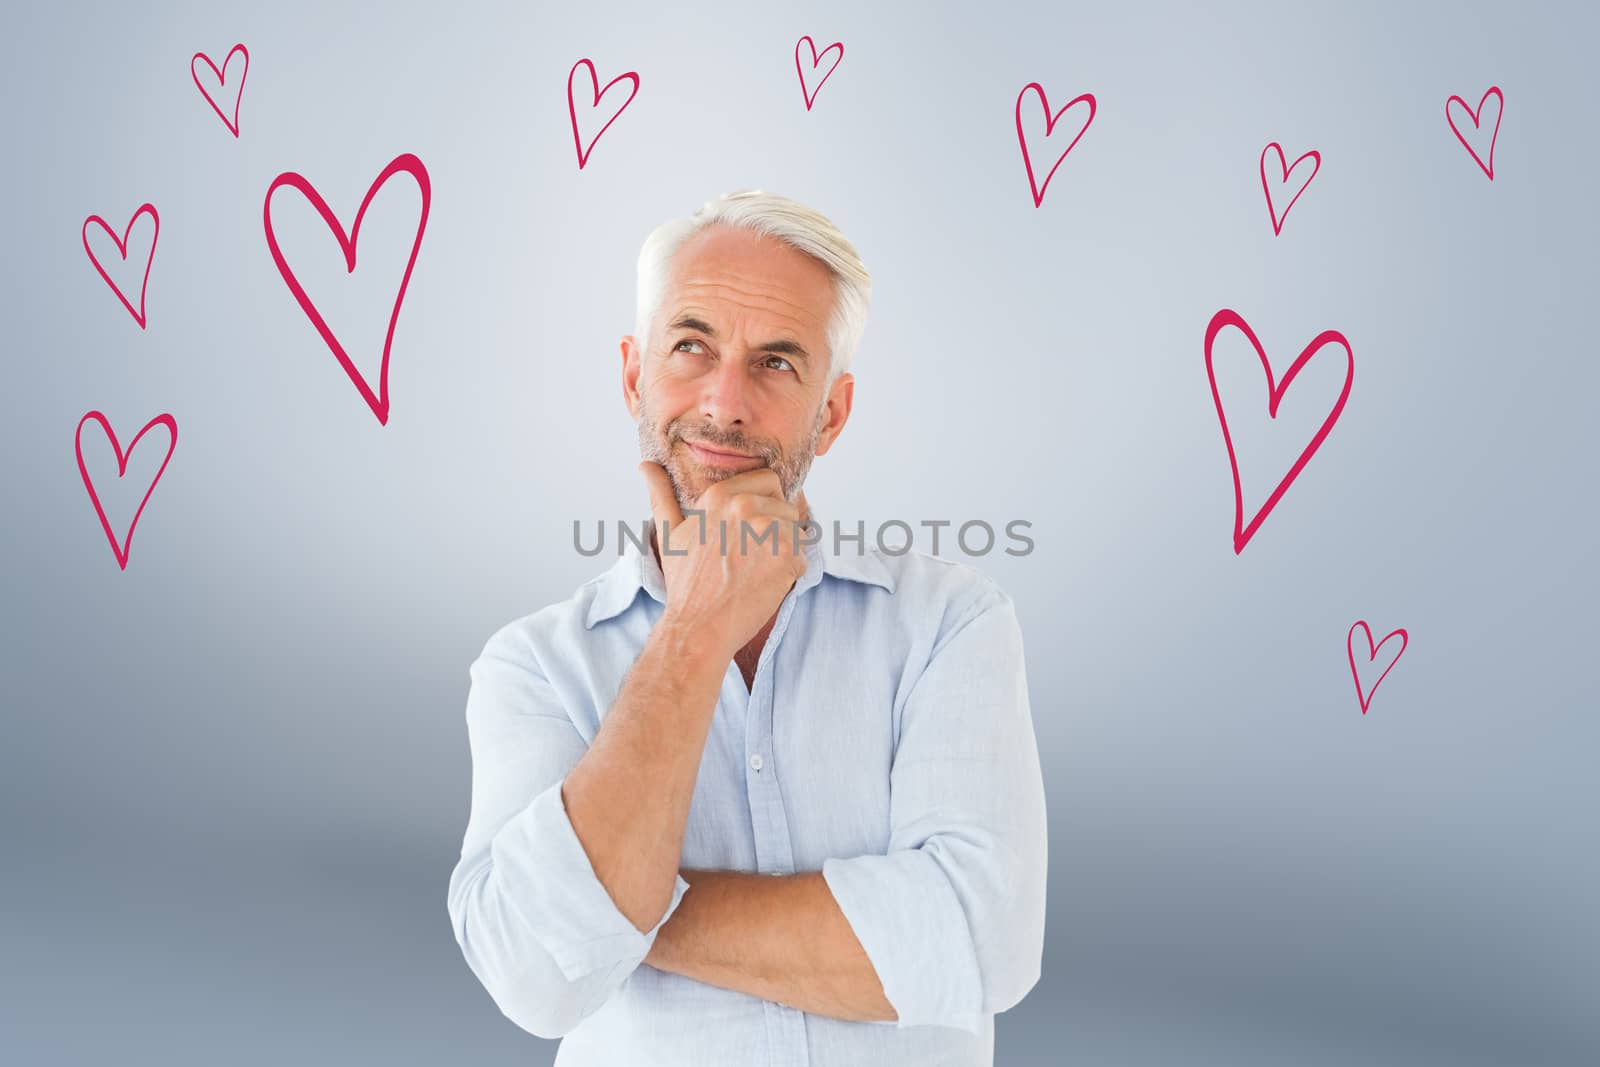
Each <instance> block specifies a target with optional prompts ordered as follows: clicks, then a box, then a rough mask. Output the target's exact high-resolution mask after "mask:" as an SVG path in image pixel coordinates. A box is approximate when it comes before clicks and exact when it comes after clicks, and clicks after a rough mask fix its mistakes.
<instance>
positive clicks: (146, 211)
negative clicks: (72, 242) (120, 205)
mask: <svg viewBox="0 0 1600 1067" xmlns="http://www.w3.org/2000/svg"><path fill="white" fill-rule="evenodd" d="M140 215H149V216H150V218H151V219H152V220H153V221H154V222H155V232H154V233H152V234H151V235H150V251H149V252H147V253H146V254H145V257H144V277H143V278H141V279H140V281H139V310H137V311H135V310H134V308H133V305H132V304H131V303H129V301H128V297H127V294H126V293H124V292H123V291H122V287H121V286H119V285H118V284H117V283H116V282H115V281H113V280H112V278H111V275H110V274H108V273H107V272H106V268H105V267H104V266H102V265H101V263H100V257H99V256H97V255H95V254H94V249H92V248H90V247H89V225H90V224H91V223H93V224H94V225H96V226H99V227H100V228H101V229H102V230H104V231H105V233H106V236H107V237H109V238H111V241H112V243H113V244H115V245H116V246H117V256H118V257H119V258H120V259H121V260H122V261H123V262H124V263H126V262H127V261H128V235H129V234H130V233H132V232H133V224H134V223H136V222H138V221H139V216H140ZM160 236H161V216H160V215H158V214H156V209H155V205H153V204H140V205H139V210H137V211H135V212H134V213H133V218H131V219H129V220H128V226H127V228H126V229H124V230H123V231H122V237H121V238H120V239H119V238H118V237H117V235H116V234H115V233H113V232H112V230H111V227H110V226H108V225H106V220H105V219H103V218H101V217H100V216H99V215H90V216H89V217H88V218H86V219H84V220H83V250H84V251H85V252H87V253H89V262H90V263H93V264H94V269H95V270H97V271H99V272H100V277H102V278H104V279H105V280H106V284H107V285H109V286H111V291H112V292H113V293H116V294H117V299H118V300H120V301H122V306H123V307H125V308H127V309H128V314H130V315H132V316H133V321H134V322H137V323H138V324H139V329H141V330H142V329H144V325H145V318H144V292H145V288H146V287H147V286H148V285H149V284H150V264H152V263H154V262H155V258H156V239H157V238H159V237H160Z"/></svg>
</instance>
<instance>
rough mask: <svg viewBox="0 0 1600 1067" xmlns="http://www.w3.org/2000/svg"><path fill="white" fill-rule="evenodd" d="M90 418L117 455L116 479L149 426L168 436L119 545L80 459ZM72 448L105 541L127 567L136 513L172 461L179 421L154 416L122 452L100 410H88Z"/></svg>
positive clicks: (74, 436)
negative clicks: (163, 454) (163, 430)
mask: <svg viewBox="0 0 1600 1067" xmlns="http://www.w3.org/2000/svg"><path fill="white" fill-rule="evenodd" d="M90 419H94V420H95V421H96V422H98V423H99V424H100V429H101V430H103V431H104V432H105V435H106V437H107V438H108V439H109V440H110V441H111V448H112V450H113V451H115V452H116V454H117V477H118V478H121V477H122V476H123V475H125V474H127V473H128V459H129V458H130V457H131V456H132V455H133V450H134V449H135V448H138V447H139V439H140V438H141V437H143V436H144V435H145V434H147V433H149V432H150V429H151V428H152V427H154V426H156V425H161V426H165V427H166V428H167V432H168V434H169V435H170V439H169V440H168V441H167V454H166V457H165V458H164V459H162V461H161V468H160V469H159V470H157V471H156V474H155V477H154V478H151V479H150V487H149V488H148V489H146V490H145V491H144V497H143V498H142V499H141V500H140V501H139V508H138V510H137V511H135V512H134V513H133V521H132V522H130V523H128V534H127V536H126V537H124V538H123V539H122V542H121V543H120V544H119V543H118V542H117V535H116V534H114V533H113V532H112V531H111V522H110V520H108V519H107V518H106V509H105V508H103V507H101V506H100V494H98V493H96V492H95V490H94V479H93V478H91V477H90V476H89V467H88V465H87V464H86V463H84V461H83V424H84V423H86V422H88V421H89V420H90ZM72 447H73V450H74V451H76V452H77V454H78V473H79V474H81V475H82V476H83V487H84V488H85V489H87V490H88V491H89V499H90V500H91V501H93V502H94V510H95V513H96V514H97V515H99V516H100V528H101V529H103V530H105V532H106V540H108V541H110V542H111V551H112V553H113V554H115V555H116V557H117V566H119V567H121V568H122V569H123V570H127V569H128V550H129V548H130V547H131V546H132V544H133V530H134V527H136V526H138V525H139V516H140V515H143V514H144V506H145V504H147V503H149V501H150V494H151V493H153V492H155V491H156V483H157V482H159V481H160V480H161V474H162V472H163V471H165V470H166V469H167V464H168V463H169V462H171V461H172V450H173V449H174V448H176V447H178V422H177V420H176V419H174V418H173V417H172V416H171V415H157V416H156V417H155V418H153V419H151V420H150V421H149V422H147V423H145V424H144V428H143V429H141V430H140V431H139V432H138V433H137V434H135V435H134V438H133V440H132V442H130V443H129V445H128V450H127V451H126V452H124V451H123V450H122V446H121V445H120V444H118V443H117V435H116V433H115V432H114V431H113V430H112V429H111V423H109V422H107V421H106V417H105V416H104V415H102V414H100V412H98V411H91V412H89V413H88V414H87V415H85V416H84V417H83V418H81V419H79V420H78V429H77V432H76V433H74V434H73V438H72Z"/></svg>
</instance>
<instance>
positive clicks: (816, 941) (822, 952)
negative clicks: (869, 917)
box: [644, 870, 898, 1021]
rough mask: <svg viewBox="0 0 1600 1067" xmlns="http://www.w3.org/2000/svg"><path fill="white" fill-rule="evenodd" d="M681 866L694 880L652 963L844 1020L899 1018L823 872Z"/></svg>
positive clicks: (652, 955)
mask: <svg viewBox="0 0 1600 1067" xmlns="http://www.w3.org/2000/svg"><path fill="white" fill-rule="evenodd" d="M679 873H681V874H682V875H683V877H684V880H685V881H687V882H688V883H689V884H690V885H691V886H692V889H691V891H690V892H688V893H685V894H684V897H683V900H682V901H681V902H680V903H679V904H678V908H677V910H676V911H674V912H673V913H672V917H671V918H670V919H668V920H667V921H666V922H665V923H663V924H662V926H661V929H660V930H659V931H657V932H656V939H655V943H654V944H653V945H652V946H651V948H650V953H649V955H647V956H645V958H644V962H645V963H646V964H648V965H650V966H652V967H656V968H659V969H660V970H663V971H671V972H673V973H675V974H681V975H683V976H685V977H687V978H693V979H696V980H698V981H701V982H706V983H708V984H710V985H715V986H721V987H722V988H724V989H735V990H738V991H739V992H742V993H749V994H750V995H752V996H757V997H761V998H762V999H763V1000H772V1001H776V1002H778V1003H780V1004H787V1005H789V1006H790V1007H792V1008H798V1009H800V1010H801V1011H809V1012H814V1013H816V1014H818V1015H828V1016H832V1017H833V1018H836V1019H850V1020H854V1021H870V1020H893V1019H896V1018H898V1015H897V1014H896V1012H895V1010H894V1006H893V1005H891V1004H890V1003H889V1001H888V1000H887V999H886V998H885V997H884V994H883V984H882V983H881V982H880V981H879V980H878V974H877V972H876V971H874V970H873V968H872V961H871V960H869V959H868V958H867V954H866V951H865V950H864V949H863V948H862V947H861V943H860V942H859V941H858V940H856V935H855V932H854V931H853V930H851V929H850V923H849V921H848V920H846V919H845V917H844V913H843V912H842V911H840V910H839V905H838V902H837V901H835V900H834V899H833V893H832V892H831V891H830V890H829V889H828V883H827V882H826V881H824V880H823V877H822V872H820V871H809V872H806V873H803V874H795V875H782V876H774V875H765V874H749V873H746V872H742V871H698V870H684V871H680V872H679Z"/></svg>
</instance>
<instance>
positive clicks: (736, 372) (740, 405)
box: [700, 359, 750, 426]
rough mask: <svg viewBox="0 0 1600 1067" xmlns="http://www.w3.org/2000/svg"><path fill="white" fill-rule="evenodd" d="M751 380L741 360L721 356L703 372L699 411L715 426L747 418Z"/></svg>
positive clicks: (728, 424) (739, 421) (748, 414)
mask: <svg viewBox="0 0 1600 1067" xmlns="http://www.w3.org/2000/svg"><path fill="white" fill-rule="evenodd" d="M749 403H750V382H749V379H748V377H747V376H746V374H745V366H744V363H743V361H741V360H737V359H721V360H718V361H717V365H716V369H715V370H713V371H712V372H711V373H710V374H708V375H707V376H706V379H705V389H704V391H703V392H702V393H701V394H700V414H701V415H702V416H704V417H705V418H706V419H707V420H709V421H710V422H712V423H714V424H716V425H718V426H731V425H733V424H735V423H741V424H748V423H749V422H750V409H749Z"/></svg>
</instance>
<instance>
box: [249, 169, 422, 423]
mask: <svg viewBox="0 0 1600 1067" xmlns="http://www.w3.org/2000/svg"><path fill="white" fill-rule="evenodd" d="M401 172H404V173H406V174H409V175H411V177H412V178H413V179H414V180H415V181H416V183H417V188H418V189H419V190H421V192H422V211H421V213H420V214H419V215H418V217H417V236H416V240H414V241H412V243H411V255H410V257H409V258H408V259H407V260H406V271H405V274H404V275H402V276H401V278H400V288H399V289H398V291H396V293H395V294H394V309H393V310H392V311H391V312H390V313H389V328H388V331H387V332H386V333H385V334H384V336H383V364H382V366H381V368H380V369H379V371H378V392H377V395H373V392H372V389H371V388H370V387H369V386H368V385H367V380H366V379H365V378H364V377H362V375H361V372H360V371H359V370H357V369H356V366H355V364H354V363H353V362H351V360H350V356H349V354H348V353H347V352H346V351H345V348H344V345H342V344H340V343H339V339H338V338H337V337H335V336H334V334H333V331H332V330H330V329H329V328H328V324H327V322H326V321H325V320H324V319H323V317H322V313H321V312H320V311H318V310H317V306H316V304H314V303H312V300H311V298H310V297H309V296H307V295H306V291H305V288H304V287H303V286H301V284H300V282H299V280H298V279H297V278H296V277H295V276H294V271H293V270H292V269H290V267H289V264H288V262H287V261H286V260H285V259H284V258H283V252H282V251H281V250H279V248H278V238H277V237H276V235H274V233H273V232H272V194H273V193H274V192H275V191H276V190H277V189H278V187H279V186H282V185H287V186H290V187H292V188H294V189H298V190H299V191H300V193H301V194H302V195H304V196H305V198H306V199H307V200H309V201H310V202H311V206H312V207H314V208H316V209H317V214H319V215H321V216H322V221H323V222H324V223H325V224H326V225H327V227H328V229H329V230H331V231H332V232H333V235H334V237H336V238H338V241H339V247H340V249H341V250H342V251H343V252H344V261H345V269H346V271H347V272H350V273H353V272H354V271H355V269H356V241H357V240H358V239H359V238H360V237H361V218H362V216H363V215H365V214H366V213H367V205H368V204H371V203H372V198H373V197H374V196H376V195H377V193H378V190H379V189H382V188H383V186H384V183H385V182H387V181H388V180H389V179H390V178H391V177H393V176H394V175H396V174H399V173H401ZM431 200H432V187H431V186H430V185H429V182H428V168H426V167H424V166H423V165H422V160H420V159H418V158H417V157H416V156H414V155H412V154H411V153H410V152H406V153H403V154H402V155H398V156H396V157H395V158H394V161H393V162H391V163H390V164H389V165H388V166H387V167H385V168H383V173H382V174H379V175H378V177H377V179H376V180H375V181H373V183H372V186H371V188H369V189H368V190H367V195H366V197H365V199H363V200H362V201H361V207H360V209H359V210H357V211H356V221H355V225H353V226H352V227H350V233H349V235H348V236H346V234H345V232H344V227H343V226H341V225H340V224H339V220H338V219H337V218H335V217H334V215H333V212H332V211H331V210H329V208H328V204H327V201H325V200H323V199H322V195H321V194H320V193H318V192H317V191H316V189H314V188H312V186H311V183H310V182H308V181H306V179H305V178H303V177H301V176H300V175H298V174H295V173H294V172H292V171H286V172H284V173H283V174H280V175H278V176H277V177H276V178H274V179H273V180H272V184H271V185H269V186H267V199H266V203H265V204H264V205H263V207H262V223H263V224H264V225H265V227H266V231H267V247H268V248H269V249H270V250H271V251H272V261H273V262H274V263H276V264H277V265H278V273H279V274H281V275H283V280H284V281H285V282H287V283H288V285H289V291H290V292H291V293H293V294H294V298H295V300H296V301H297V302H298V303H299V305H300V309H301V310H302V311H304V312H305V313H306V316H307V317H308V318H309V319H310V320H311V324H312V325H313V326H315V327H316V328H317V332H318V333H320V334H321V335H322V339H323V340H324V341H326V342H327V345H328V347H329V348H330V349H332V350H333V354H334V356H335V358H337V359H338V360H339V364H340V366H342V367H344V372H345V373H346V374H348V375H349V376H350V380H351V381H352V382H354V383H355V386H356V388H357V389H358V390H359V391H360V392H361V396H362V399H364V400H365V401H366V402H367V406H368V407H370V408H371V409H372V413H373V414H374V415H376V416H377V417H378V422H379V423H381V424H385V425H386V424H387V423H388V421H389V350H390V349H391V348H392V347H393V345H394V327H395V323H396V322H397V321H398V320H399V318H400V305H401V304H402V303H403V302H404V301H405V298H406V285H407V284H409V283H410V281H411V268H412V267H414V266H416V263H417V250H418V249H420V248H421V247H422V231H423V230H424V229H425V228H426V227H427V225H428V205H429V203H430V202H431Z"/></svg>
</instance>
